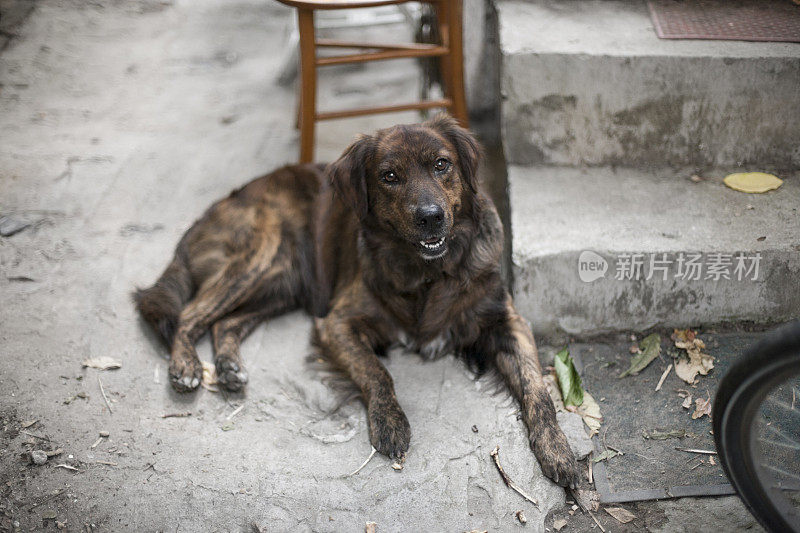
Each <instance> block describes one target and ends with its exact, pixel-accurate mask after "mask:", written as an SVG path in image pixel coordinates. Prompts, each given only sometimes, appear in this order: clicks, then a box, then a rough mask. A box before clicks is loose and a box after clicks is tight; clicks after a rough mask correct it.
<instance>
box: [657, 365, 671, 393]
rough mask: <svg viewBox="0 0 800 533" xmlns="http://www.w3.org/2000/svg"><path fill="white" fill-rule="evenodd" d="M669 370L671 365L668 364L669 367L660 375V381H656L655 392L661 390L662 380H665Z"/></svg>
mask: <svg viewBox="0 0 800 533" xmlns="http://www.w3.org/2000/svg"><path fill="white" fill-rule="evenodd" d="M670 370H672V363H670V364H669V366H668V367H667V369H666V370H664V373H663V374H661V379H659V380H658V385H656V392H658V391H660V390H661V385H663V384H664V380H665V379H667V376H668V375H669V372H670Z"/></svg>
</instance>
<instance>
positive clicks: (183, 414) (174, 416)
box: [161, 411, 192, 418]
mask: <svg viewBox="0 0 800 533" xmlns="http://www.w3.org/2000/svg"><path fill="white" fill-rule="evenodd" d="M185 416H192V413H191V412H189V411H186V412H185V413H165V414H163V415H161V418H183V417H185Z"/></svg>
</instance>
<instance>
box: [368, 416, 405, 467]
mask: <svg viewBox="0 0 800 533" xmlns="http://www.w3.org/2000/svg"><path fill="white" fill-rule="evenodd" d="M367 416H368V418H369V440H370V442H371V443H372V447H373V448H375V449H376V450H378V451H379V452H381V453H382V454H384V455H386V456H388V457H389V458H391V459H398V460H401V459H403V458H404V457H405V455H406V451H408V444H409V442H410V441H411V426H410V425H409V423H408V418H406V414H405V413H404V412H403V410H402V409H401V408H400V406H399V405H397V403H396V402H371V403H370V405H369V407H368V408H367Z"/></svg>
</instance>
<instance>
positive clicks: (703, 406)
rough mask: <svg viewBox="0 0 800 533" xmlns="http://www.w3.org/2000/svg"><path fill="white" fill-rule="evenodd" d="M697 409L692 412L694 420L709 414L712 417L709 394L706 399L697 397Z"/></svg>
mask: <svg viewBox="0 0 800 533" xmlns="http://www.w3.org/2000/svg"><path fill="white" fill-rule="evenodd" d="M694 403H695V410H694V413H692V420H697V419H698V418H702V417H703V415H708V417H709V418H711V396H710V395H709V396H708V397H707V398H706V399H705V400H704V399H702V398H697V399H696V400H695V401H694Z"/></svg>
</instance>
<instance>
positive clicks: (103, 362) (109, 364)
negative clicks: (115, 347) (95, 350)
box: [81, 355, 122, 370]
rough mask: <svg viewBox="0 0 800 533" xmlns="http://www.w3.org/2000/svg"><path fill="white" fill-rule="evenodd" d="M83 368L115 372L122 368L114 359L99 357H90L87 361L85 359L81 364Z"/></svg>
mask: <svg viewBox="0 0 800 533" xmlns="http://www.w3.org/2000/svg"><path fill="white" fill-rule="evenodd" d="M81 366H82V367H83V368H86V367H87V366H88V367H90V368H96V369H98V370H115V369H117V368H122V363H120V362H119V361H117V360H116V359H112V358H111V357H107V356H105V355H104V356H101V357H91V358H89V359H85V360H84V361H83V363H81Z"/></svg>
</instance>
